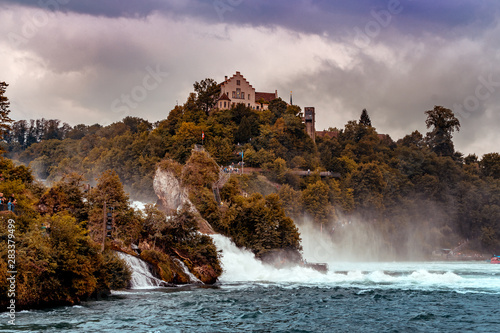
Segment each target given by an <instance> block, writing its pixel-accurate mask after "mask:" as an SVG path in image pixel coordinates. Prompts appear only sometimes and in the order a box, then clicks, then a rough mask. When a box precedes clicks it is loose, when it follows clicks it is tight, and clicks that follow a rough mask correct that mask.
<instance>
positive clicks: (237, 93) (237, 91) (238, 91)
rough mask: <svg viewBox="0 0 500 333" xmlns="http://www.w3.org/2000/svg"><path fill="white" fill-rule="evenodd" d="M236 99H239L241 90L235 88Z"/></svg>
mask: <svg viewBox="0 0 500 333" xmlns="http://www.w3.org/2000/svg"><path fill="white" fill-rule="evenodd" d="M233 97H234V96H233ZM236 98H241V89H240V88H236Z"/></svg>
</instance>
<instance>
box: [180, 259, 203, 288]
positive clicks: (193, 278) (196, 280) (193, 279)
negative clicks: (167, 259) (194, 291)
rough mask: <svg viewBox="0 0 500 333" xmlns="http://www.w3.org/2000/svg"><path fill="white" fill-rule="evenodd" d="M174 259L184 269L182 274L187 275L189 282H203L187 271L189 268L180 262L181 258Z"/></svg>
mask: <svg viewBox="0 0 500 333" xmlns="http://www.w3.org/2000/svg"><path fill="white" fill-rule="evenodd" d="M174 261H175V262H176V263H177V264H178V265H179V266H180V267H181V268H182V270H183V271H184V274H186V275H187V276H188V277H189V282H191V283H201V284H203V282H201V281H200V280H199V279H198V278H197V277H196V276H194V274H193V273H191V272H190V271H189V269H188V268H187V266H186V265H185V264H184V263H183V262H182V260H180V259H178V258H174Z"/></svg>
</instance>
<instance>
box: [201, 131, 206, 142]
mask: <svg viewBox="0 0 500 333" xmlns="http://www.w3.org/2000/svg"><path fill="white" fill-rule="evenodd" d="M201 139H202V140H203V139H205V132H203V131H201Z"/></svg>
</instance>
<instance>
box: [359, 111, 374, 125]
mask: <svg viewBox="0 0 500 333" xmlns="http://www.w3.org/2000/svg"><path fill="white" fill-rule="evenodd" d="M359 123H360V124H361V125H364V126H371V125H372V121H371V120H370V116H369V115H368V112H367V111H366V109H363V111H362V112H361V117H360V118H359Z"/></svg>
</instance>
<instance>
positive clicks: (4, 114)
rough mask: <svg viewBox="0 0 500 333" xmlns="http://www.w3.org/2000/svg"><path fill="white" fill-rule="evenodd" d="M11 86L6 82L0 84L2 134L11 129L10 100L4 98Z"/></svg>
mask: <svg viewBox="0 0 500 333" xmlns="http://www.w3.org/2000/svg"><path fill="white" fill-rule="evenodd" d="M8 86H9V85H8V84H7V83H5V82H0V134H3V133H4V132H6V131H7V130H9V129H10V125H9V124H10V123H11V122H12V119H10V118H9V113H10V110H9V106H10V102H9V99H8V98H7V97H6V96H4V94H5V90H6V89H7V87H8Z"/></svg>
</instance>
